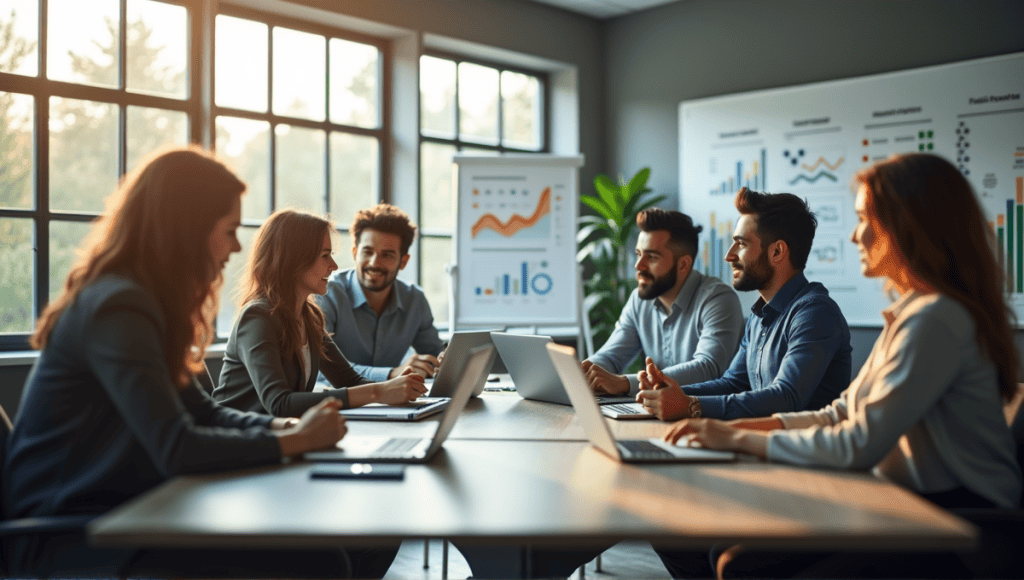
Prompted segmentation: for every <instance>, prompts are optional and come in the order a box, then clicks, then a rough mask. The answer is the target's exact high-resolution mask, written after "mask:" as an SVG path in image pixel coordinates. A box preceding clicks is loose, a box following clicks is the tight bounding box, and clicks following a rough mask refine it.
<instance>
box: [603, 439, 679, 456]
mask: <svg viewBox="0 0 1024 580" xmlns="http://www.w3.org/2000/svg"><path fill="white" fill-rule="evenodd" d="M617 443H618V445H619V449H620V450H624V451H626V452H627V457H629V458H630V459H659V458H662V457H675V455H672V454H671V453H669V452H668V451H665V450H664V449H662V448H661V447H658V446H657V445H655V444H654V443H651V442H650V441H646V440H644V439H623V440H620V441H618V442H617Z"/></svg>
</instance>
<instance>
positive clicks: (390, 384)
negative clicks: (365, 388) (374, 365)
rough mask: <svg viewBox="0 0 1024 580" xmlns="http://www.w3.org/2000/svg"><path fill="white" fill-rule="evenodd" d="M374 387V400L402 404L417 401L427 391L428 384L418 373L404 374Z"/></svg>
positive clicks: (388, 403)
mask: <svg viewBox="0 0 1024 580" xmlns="http://www.w3.org/2000/svg"><path fill="white" fill-rule="evenodd" d="M373 387H374V393H375V396H374V399H373V400H374V402H377V403H384V404H385V405H402V404H405V403H408V402H410V401H415V400H416V399H418V398H419V397H420V396H421V395H425V394H426V393H427V386H426V385H424V384H423V376H422V375H420V374H418V373H409V374H407V375H402V376H400V377H398V378H397V379H391V380H390V381H384V382H383V383H377V384H375V385H373Z"/></svg>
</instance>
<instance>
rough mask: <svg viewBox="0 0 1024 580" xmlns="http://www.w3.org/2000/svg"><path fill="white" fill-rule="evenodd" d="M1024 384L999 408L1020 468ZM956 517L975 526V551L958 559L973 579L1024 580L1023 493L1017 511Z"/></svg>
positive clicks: (977, 511) (1023, 438)
mask: <svg viewBox="0 0 1024 580" xmlns="http://www.w3.org/2000/svg"><path fill="white" fill-rule="evenodd" d="M1022 401H1024V383H1020V384H1018V385H1017V394H1016V396H1015V397H1014V398H1013V399H1012V400H1011V401H1010V402H1009V403H1007V404H1006V405H1004V406H1003V413H1004V415H1005V416H1006V422H1007V423H1009V424H1010V431H1011V432H1012V433H1013V440H1014V442H1016V444H1017V464H1018V465H1019V466H1021V467H1022V468H1024V413H1022V412H1021V408H1022V405H1021V402H1022ZM952 511H953V513H955V514H956V515H958V516H960V517H962V518H964V519H965V520H967V521H969V522H971V523H972V524H974V525H976V526H978V529H979V530H980V532H981V533H980V534H979V537H978V549H977V551H975V552H972V553H969V554H964V555H963V557H962V559H963V561H964V564H965V565H966V566H967V569H968V570H970V572H971V575H972V576H973V577H975V578H1024V556H1022V555H1021V553H1020V547H1021V546H1022V545H1024V489H1022V490H1021V498H1020V500H1019V501H1018V503H1017V509H1012V510H1007V509H995V508H993V509H956V510H952Z"/></svg>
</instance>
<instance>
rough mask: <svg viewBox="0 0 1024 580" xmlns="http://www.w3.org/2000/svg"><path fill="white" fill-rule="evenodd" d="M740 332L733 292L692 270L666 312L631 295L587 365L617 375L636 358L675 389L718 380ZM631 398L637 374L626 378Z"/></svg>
mask: <svg viewBox="0 0 1024 580" xmlns="http://www.w3.org/2000/svg"><path fill="white" fill-rule="evenodd" d="M742 333H743V309H742V307H741V306H740V300H739V298H738V297H737V296H736V292H734V291H733V289H732V288H731V287H729V286H728V285H727V284H725V283H724V282H722V281H721V280H719V279H717V278H713V277H710V276H704V275H703V274H701V273H700V272H697V271H691V272H690V274H689V275H688V276H687V277H686V282H683V286H682V288H680V289H679V294H678V295H677V296H676V299H675V300H674V301H673V302H672V307H671V308H670V309H666V308H665V305H664V304H662V303H661V300H658V299H657V298H655V299H652V300H644V299H642V298H640V296H639V295H638V294H637V291H636V290H634V291H633V293H632V294H631V295H630V296H629V300H628V301H626V306H625V307H624V308H623V309H622V314H621V315H620V316H619V321H618V322H617V323H616V324H615V330H614V331H613V332H612V335H611V336H610V337H608V341H607V342H605V344H604V346H602V347H601V348H600V349H598V351H597V352H596V353H594V355H593V356H591V357H590V361H591V362H593V363H596V364H598V365H601V366H602V367H604V368H605V369H607V370H609V371H611V372H614V373H621V372H623V370H624V369H625V368H626V367H627V366H629V363H631V362H632V361H633V359H635V358H636V356H637V355H638V354H643V355H645V356H649V357H651V358H652V359H654V364H656V365H658V368H660V369H661V370H662V372H664V373H665V374H666V375H667V376H668V377H669V378H671V379H673V380H675V381H676V382H678V383H679V384H690V383H698V382H702V381H706V380H710V379H714V378H718V377H720V376H722V373H723V372H725V369H726V368H727V367H728V365H729V361H730V360H732V356H733V354H735V353H736V347H737V346H738V344H739V340H740V336H741V335H742ZM627 377H628V378H629V387H630V392H631V393H633V394H636V392H637V391H638V390H639V383H638V381H637V378H636V375H627Z"/></svg>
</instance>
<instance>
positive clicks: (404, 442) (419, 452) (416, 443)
mask: <svg viewBox="0 0 1024 580" xmlns="http://www.w3.org/2000/svg"><path fill="white" fill-rule="evenodd" d="M493 363H494V347H493V346H491V345H484V346H479V347H477V348H475V349H473V350H472V351H470V353H469V356H467V358H466V364H465V365H464V366H463V367H462V372H461V373H460V375H459V380H458V383H457V384H456V385H455V391H454V392H453V393H452V398H451V403H449V405H448V408H447V409H445V411H444V415H442V416H441V420H440V421H439V422H438V424H437V431H435V432H434V436H433V437H432V438H423V437H411V438H405V437H372V436H362V437H360V436H353V437H345V438H344V439H342V440H341V441H339V442H338V444H337V446H336V448H335V449H326V450H322V451H310V452H308V453H305V454H303V457H304V458H305V459H306V460H308V461H353V462H379V463H426V462H427V461H429V460H430V458H431V457H433V456H434V454H435V453H437V450H438V449H440V448H441V445H442V444H443V443H444V440H445V439H447V438H448V434H449V433H451V430H452V427H454V426H455V421H456V419H458V418H459V414H460V413H462V409H463V408H465V406H466V402H468V401H469V396H470V394H471V393H472V392H473V391H475V390H476V389H477V388H478V387H479V385H480V384H481V383H483V382H484V380H485V379H486V378H487V371H488V370H489V369H490V368H491V365H492V364H493Z"/></svg>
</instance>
